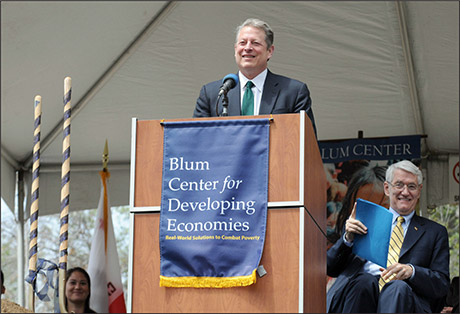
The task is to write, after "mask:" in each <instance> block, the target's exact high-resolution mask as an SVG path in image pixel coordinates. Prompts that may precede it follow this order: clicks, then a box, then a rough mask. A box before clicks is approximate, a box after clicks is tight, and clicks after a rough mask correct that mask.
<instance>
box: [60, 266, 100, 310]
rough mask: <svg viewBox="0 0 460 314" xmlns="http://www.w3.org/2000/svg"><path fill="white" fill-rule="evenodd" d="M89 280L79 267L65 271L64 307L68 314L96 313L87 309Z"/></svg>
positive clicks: (89, 293)
mask: <svg viewBox="0 0 460 314" xmlns="http://www.w3.org/2000/svg"><path fill="white" fill-rule="evenodd" d="M90 297H91V280H90V278H89V275H88V273H87V272H86V270H84V269H83V268H81V267H74V268H71V269H69V270H67V274H66V284H65V306H66V308H67V312H68V313H96V312H95V311H93V310H92V309H91V308H90V307H89V299H90Z"/></svg>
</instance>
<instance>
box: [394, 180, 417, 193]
mask: <svg viewBox="0 0 460 314" xmlns="http://www.w3.org/2000/svg"><path fill="white" fill-rule="evenodd" d="M388 184H389V185H391V186H392V187H394V188H395V189H396V190H399V191H402V190H403V189H404V187H405V186H407V189H408V190H409V191H411V192H414V191H417V189H418V188H419V185H418V184H415V183H409V184H404V183H402V182H401V181H398V182H396V183H395V184H393V183H390V182H388Z"/></svg>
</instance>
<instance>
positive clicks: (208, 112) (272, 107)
mask: <svg viewBox="0 0 460 314" xmlns="http://www.w3.org/2000/svg"><path fill="white" fill-rule="evenodd" d="M221 85H222V81H220V80H219V81H214V82H211V83H208V84H206V85H204V86H203V87H202V88H201V91H200V96H199V97H198V99H197V101H196V107H195V111H194V113H193V117H194V118H200V117H217V116H219V115H220V114H221V113H222V97H221V99H220V100H219V104H218V110H217V111H218V113H216V102H217V95H218V93H219V89H220V87H221ZM227 97H228V115H229V116H240V115H241V104H240V102H241V96H240V84H239V83H238V84H237V86H235V87H234V88H233V89H231V90H230V91H228V93H227ZM301 110H305V112H306V114H307V115H308V117H309V118H310V120H311V122H312V125H313V129H314V130H315V134H316V125H315V119H314V117H313V111H312V109H311V98H310V91H309V90H308V87H307V85H306V84H305V83H302V82H300V81H297V80H294V79H291V78H288V77H285V76H281V75H277V74H273V73H272V72H270V71H268V73H267V77H266V79H265V83H264V90H263V92H262V98H261V100H260V110H259V114H260V115H267V114H280V113H297V112H300V111H301Z"/></svg>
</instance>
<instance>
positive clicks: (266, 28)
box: [235, 18, 274, 49]
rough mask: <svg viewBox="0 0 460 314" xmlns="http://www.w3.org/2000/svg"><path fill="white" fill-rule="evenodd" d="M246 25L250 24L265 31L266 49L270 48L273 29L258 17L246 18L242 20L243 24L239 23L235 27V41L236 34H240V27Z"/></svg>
mask: <svg viewBox="0 0 460 314" xmlns="http://www.w3.org/2000/svg"><path fill="white" fill-rule="evenodd" d="M246 26H252V27H255V28H258V29H261V30H263V31H264V32H265V42H266V43H267V49H270V47H271V46H272V45H273V40H274V34H273V30H272V28H271V27H270V26H269V25H268V24H267V23H265V22H264V21H261V20H259V19H255V18H249V19H247V20H246V21H244V22H243V24H241V25H240V26H238V27H237V28H236V39H235V42H237V41H238V35H239V34H240V31H241V29H242V28H243V27H246Z"/></svg>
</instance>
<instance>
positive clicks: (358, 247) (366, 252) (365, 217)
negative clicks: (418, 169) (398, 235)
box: [353, 198, 393, 268]
mask: <svg viewBox="0 0 460 314" xmlns="http://www.w3.org/2000/svg"><path fill="white" fill-rule="evenodd" d="M356 219H357V220H359V221H361V222H362V223H363V224H364V225H365V226H366V227H367V234H365V235H356V236H355V239H354V241H353V243H354V244H353V253H355V254H356V255H358V256H360V257H362V258H364V259H367V260H368V261H371V262H373V263H375V264H377V265H379V266H382V267H383V268H386V265H387V256H388V246H389V245H390V237H391V223H392V220H393V214H392V213H391V212H390V211H389V210H388V209H386V208H385V207H383V206H380V205H377V204H374V203H372V202H369V201H366V200H363V199H360V198H358V200H357V201H356Z"/></svg>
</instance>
